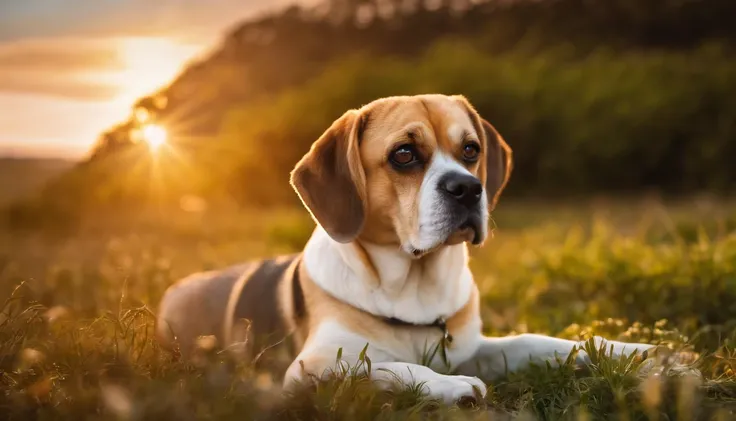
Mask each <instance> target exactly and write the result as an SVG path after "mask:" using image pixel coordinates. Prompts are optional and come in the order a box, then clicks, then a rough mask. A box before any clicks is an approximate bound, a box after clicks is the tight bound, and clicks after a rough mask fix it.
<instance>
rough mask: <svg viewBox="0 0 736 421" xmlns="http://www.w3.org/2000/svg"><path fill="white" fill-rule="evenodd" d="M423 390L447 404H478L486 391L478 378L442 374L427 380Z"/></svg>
mask: <svg viewBox="0 0 736 421" xmlns="http://www.w3.org/2000/svg"><path fill="white" fill-rule="evenodd" d="M423 390H424V392H425V393H426V394H427V395H428V396H429V397H430V398H433V399H439V400H441V401H442V402H444V403H446V404H448V405H452V404H455V403H458V404H461V405H468V404H472V405H476V404H479V403H480V402H481V401H483V399H484V398H485V396H486V393H487V391H488V389H487V387H486V385H485V383H483V382H482V381H481V380H480V379H478V378H477V377H468V376H442V377H441V378H437V379H432V380H427V381H426V382H424V385H423Z"/></svg>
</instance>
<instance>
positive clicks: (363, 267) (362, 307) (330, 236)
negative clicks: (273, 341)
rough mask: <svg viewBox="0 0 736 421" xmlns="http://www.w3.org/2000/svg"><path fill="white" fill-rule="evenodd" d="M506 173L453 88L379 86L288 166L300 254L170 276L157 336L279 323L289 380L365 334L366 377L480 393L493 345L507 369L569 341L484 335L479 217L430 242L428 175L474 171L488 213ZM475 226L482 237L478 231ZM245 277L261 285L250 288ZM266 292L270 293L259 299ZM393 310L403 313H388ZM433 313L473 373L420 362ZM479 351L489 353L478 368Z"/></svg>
mask: <svg viewBox="0 0 736 421" xmlns="http://www.w3.org/2000/svg"><path fill="white" fill-rule="evenodd" d="M467 142H475V143H477V144H478V145H479V146H480V156H479V159H478V160H477V162H466V161H464V160H463V158H462V154H463V147H464V146H465V144H466V143H467ZM406 143H410V144H413V145H414V146H415V147H416V149H417V151H418V153H419V155H420V157H421V159H422V160H423V161H424V162H426V165H424V166H423V167H422V168H421V170H414V171H411V172H406V171H405V172H401V171H398V170H397V169H395V168H393V167H392V165H391V164H390V163H389V161H388V159H387V156H389V155H390V153H391V152H392V151H393V150H394V149H395V148H397V147H398V146H399V145H402V144H406ZM433 171H434V173H432V172H433ZM511 171H512V152H511V148H510V147H509V146H508V144H507V143H506V142H505V141H504V139H503V138H502V137H501V136H500V135H499V133H498V132H497V131H496V130H495V128H494V127H493V126H492V125H491V124H490V123H489V122H488V121H486V120H485V119H483V118H482V117H481V116H480V115H479V114H478V113H477V112H476V110H475V109H474V108H473V106H472V105H471V104H470V103H469V102H468V101H467V100H466V99H465V98H464V97H462V96H445V95H418V96H400V97H389V98H383V99H379V100H376V101H373V102H372V103H370V104H368V105H366V106H364V107H362V108H361V109H358V110H350V111H347V112H346V113H345V114H344V115H343V116H341V117H340V118H338V119H337V120H336V121H335V122H334V123H333V124H332V125H331V127H329V128H328V129H327V130H326V131H325V133H324V134H323V135H322V136H321V137H320V138H319V139H317V141H316V142H315V143H314V144H313V145H312V147H311V149H310V151H309V152H308V153H307V154H306V155H305V156H304V157H303V158H302V159H301V160H300V161H299V162H298V163H297V165H296V166H295V169H294V171H293V172H292V174H291V180H292V185H293V187H294V189H295V191H296V192H297V194H298V195H299V197H300V198H301V199H302V201H303V203H304V205H305V207H306V208H307V209H308V210H309V212H310V213H311V214H312V216H313V218H314V220H315V221H316V222H317V228H316V230H315V233H314V234H313V236H312V238H311V239H310V241H309V243H308V244H307V245H306V247H305V250H304V252H303V253H299V254H298V255H297V256H295V257H290V258H287V259H286V260H284V262H283V264H281V265H280V266H279V264H270V263H269V264H256V263H254V264H252V265H250V266H247V265H246V266H240V267H235V268H232V269H230V270H229V272H219V273H209V274H204V275H197V276H194V277H190V278H188V279H185V280H184V281H182V282H181V283H178V284H177V285H174V286H172V287H171V288H170V289H169V291H167V293H166V295H165V296H164V298H163V300H162V304H161V309H160V312H159V319H158V322H157V323H158V326H157V332H158V337H159V340H160V341H161V342H162V343H163V344H164V345H167V346H169V347H175V346H177V345H178V346H179V347H180V349H181V350H182V351H183V353H185V354H189V353H190V352H191V350H192V348H193V346H194V343H195V340H196V338H197V337H199V336H202V335H215V336H217V337H218V338H219V339H220V345H222V346H232V345H233V344H236V343H242V342H246V343H247V342H251V341H253V337H252V336H249V335H247V334H245V330H244V329H243V327H242V326H241V325H240V324H239V323H240V320H239V317H241V316H239V315H242V314H257V315H258V316H257V317H255V318H260V320H253V322H254V326H256V324H258V325H257V326H256V327H258V326H260V329H261V330H262V331H264V329H265V331H268V332H271V331H273V332H277V333H278V332H282V333H284V334H285V335H289V338H288V340H287V342H288V344H289V345H291V347H290V348H289V349H290V353H289V356H288V361H287V365H289V368H288V369H287V370H286V375H285V378H284V381H285V384H290V382H291V381H292V380H304V379H305V378H307V376H306V374H311V375H316V376H319V375H321V374H322V373H323V372H324V370H326V369H329V368H330V365H331V364H332V363H334V362H335V355H336V354H335V353H336V352H337V348H338V347H342V348H344V355H345V358H349V357H350V356H353V357H354V356H356V355H357V354H358V353H359V351H360V350H361V349H362V348H363V347H364V345H365V344H366V343H367V344H370V347H371V349H372V350H373V351H372V353H370V355H371V358H372V360H373V366H374V369H373V370H372V371H371V372H370V373H368V374H369V375H371V376H372V377H373V378H375V379H376V381H383V382H384V383H386V382H388V383H391V381H390V379H389V378H387V377H386V376H385V375H384V374H382V373H383V371H382V370H380V369H382V368H385V369H389V370H396V371H397V372H398V373H399V374H398V377H399V378H401V379H408V378H414V377H415V376H416V377H419V378H418V379H414V380H417V381H421V380H424V381H426V382H427V385H426V386H425V390H426V391H427V392H428V393H429V394H430V395H433V396H436V397H440V398H443V399H445V400H446V401H448V402H449V401H452V400H455V399H457V398H458V397H461V396H468V395H469V394H472V391H473V388H475V389H481V392H482V393H485V386H484V385H483V383H480V382H479V381H478V380H477V379H476V378H475V376H482V377H485V378H492V377H494V373H496V374H497V372H498V371H499V370H500V369H499V361H502V358H504V357H503V356H502V355H501V354H506V353H513V355H512V356H511V358H510V359H509V360H508V361H511V363H510V364H511V365H512V367H511V368H512V369H514V368H520V367H522V366H523V364H524V362H525V359H526V361H528V359H527V358H528V357H529V356H531V357H534V358H536V359H537V360H550V359H551V358H552V357H553V356H554V355H553V354H555V353H562V354H565V353H567V352H570V351H571V350H572V349H573V347H574V345H576V343H575V342H572V341H564V340H560V339H555V338H549V337H544V336H541V335H520V336H517V337H510V338H486V337H483V336H482V334H481V321H480V311H479V296H478V289H477V287H476V286H475V284H474V283H473V280H472V275H471V274H470V272H469V270H468V268H467V259H468V257H467V250H466V245H465V244H464V243H465V242H467V241H470V240H471V239H472V238H473V235H472V233H473V232H477V231H478V230H479V229H480V227H479V228H477V229H476V230H475V231H471V230H470V229H459V230H457V231H455V232H452V233H450V234H447V235H446V236H445V237H442V238H440V239H439V240H437V241H435V237H433V235H435V233H434V232H433V231H431V230H429V228H427V225H428V224H429V225H431V223H429V222H432V221H431V220H428V219H427V218H428V216H427V215H430V216H432V214H431V211H433V209H427V208H428V207H429V208H432V207H434V205H433V203H435V202H433V200H435V198H434V196H432V195H433V194H435V193H434V192H433V191H434V189H435V184H432V183H435V181H433V180H434V178H433V177H435V178H436V177H438V176H439V175H442V174H445V173H453V172H454V173H463V174H467V175H470V176H472V177H474V178H475V179H477V180H478V181H480V183H481V184H482V186H483V197H485V198H486V202H485V203H482V204H481V205H480V206H481V207H482V208H481V210H482V212H483V215H484V216H486V217H487V215H488V212H489V211H490V210H493V209H494V208H495V206H496V204H497V202H498V199H499V197H500V195H501V193H502V191H503V190H504V188H505V187H506V184H507V183H508V180H509V177H510V175H511ZM440 172H442V174H440ZM438 174H439V175H438ZM430 181H431V182H430ZM427 183H429V184H427ZM435 201H436V200H435ZM438 203H439V202H438ZM428 204H429V205H428ZM427 212H429V214H428V213H427ZM432 217H434V216H432ZM422 218H424V219H422ZM427 221H429V222H427ZM483 224H484V225H483V227H482V230H481V231H482V235H481V237H482V238H481V241H480V242H479V244H482V242H483V240H485V237H486V232H487V225H486V221H484V222H483ZM430 228H431V227H430ZM422 230H425V231H426V230H429V231H427V232H423V231H422ZM422 236H424V237H422ZM427 238H429V240H427ZM428 241H429V242H430V243H431V244H430V246H429V247H428V249H426V250H425V249H423V248H422V247H418V248H416V249H414V250H417V252H416V253H414V254H413V255H412V253H407V251H406V250H408V249H411V248H412V247H413V246H416V243H417V242H419V243H422V242H424V243H427V242H428ZM432 241H434V243H432ZM424 243H422V244H424ZM435 243H436V244H435ZM248 288H250V290H252V291H260V292H258V293H255V294H254V293H250V295H252V296H249V295H248V293H246V292H245V291H246V289H248ZM267 296H269V297H270V296H273V297H274V298H273V301H274V302H273V303H263V302H262V301H264V300H265V299H266V298H264V297H267ZM269 306H270V307H269ZM251 309H252V311H251ZM269 309H271V310H269ZM389 317H398V318H400V319H402V320H406V321H407V322H411V323H412V324H413V325H412V324H406V323H405V324H403V325H399V326H396V325H391V324H387V322H386V319H387V318H389ZM437 317H444V318H446V320H447V322H446V329H447V332H448V333H449V334H450V335H452V337H454V338H455V339H454V340H453V342H452V343H450V344H449V345H448V355H449V359H450V360H451V362H452V363H453V364H454V366H455V368H456V369H458V370H459V371H460V372H461V373H464V374H467V375H468V376H471V377H465V376H462V375H445V374H439V373H438V372H435V371H433V370H430V369H429V368H426V367H421V366H419V365H418V363H419V359H420V356H419V355H418V354H419V351H418V350H419V348H420V347H421V344H422V342H425V343H426V342H435V341H437V340H439V339H440V338H442V336H443V332H442V331H440V330H439V329H437V327H436V326H428V325H429V324H430V322H431V321H432V320H434V319H436V318H437ZM264 326H266V327H265V328H264ZM256 331H258V329H256ZM599 340H601V341H603V339H602V338H599ZM609 343H611V344H613V345H614V348H616V349H617V350H618V352H619V353H624V347H625V346H627V347H629V349H631V350H645V349H648V348H649V346H648V345H643V344H633V345H632V344H623V343H620V342H615V341H610V342H609ZM269 346H270V345H269ZM256 351H258V350H256ZM527 354H528V355H527ZM250 355H251V356H252V355H253V354H250ZM295 358H296V359H295ZM482 358H486V359H488V360H489V361H490V363H487V364H486V365H485V368H484V369H479V368H478V367H480V366H482V364H480V365H479V364H477V363H478V362H479V361H478V360H480V359H482ZM583 360H584V358H583ZM432 368H434V369H437V370H439V366H437V365H432ZM302 370H306V372H304V371H302Z"/></svg>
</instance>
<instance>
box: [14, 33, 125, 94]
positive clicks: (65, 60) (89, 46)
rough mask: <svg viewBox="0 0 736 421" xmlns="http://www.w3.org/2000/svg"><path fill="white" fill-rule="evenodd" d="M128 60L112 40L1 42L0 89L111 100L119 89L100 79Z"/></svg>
mask: <svg viewBox="0 0 736 421" xmlns="http://www.w3.org/2000/svg"><path fill="white" fill-rule="evenodd" d="M123 68H124V63H123V60H122V59H121V57H120V56H119V51H118V49H117V45H116V44H115V43H114V42H110V41H109V40H99V39H86V38H54V39H43V38H39V39H32V40H21V41H10V42H5V43H0V92H6V93H8V92H9V93H29V94H42V95H49V96H57V97H68V98H73V99H78V100H101V99H111V98H113V97H114V96H115V95H116V94H117V90H118V88H117V87H116V86H115V85H113V84H110V83H105V82H103V81H100V80H99V79H101V78H100V76H101V75H105V74H109V73H114V72H118V71H121V70H122V69H123Z"/></svg>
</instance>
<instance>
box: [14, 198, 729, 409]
mask: <svg viewBox="0 0 736 421" xmlns="http://www.w3.org/2000/svg"><path fill="white" fill-rule="evenodd" d="M580 208H581V207H579V206H576V210H575V211H570V209H572V208H553V207H548V208H546V209H545V210H544V213H545V214H546V216H545V217H544V218H543V219H537V217H536V216H534V215H532V213H533V212H525V211H524V210H523V209H521V208H519V209H515V208H513V207H511V208H509V209H510V210H509V212H506V213H504V212H500V213H499V214H498V215H496V217H495V218H496V222H497V225H498V226H499V228H498V233H497V234H498V235H497V236H496V237H495V238H494V239H493V240H492V241H491V242H490V243H489V244H488V245H487V246H486V247H484V248H483V249H474V250H473V256H472V259H471V264H472V266H473V270H474V273H475V275H476V278H477V279H478V282H479V283H480V288H481V292H482V295H483V299H482V303H483V310H482V315H483V318H484V321H485V322H486V330H487V332H488V333H491V334H506V333H510V332H523V331H537V332H541V333H549V334H553V335H558V336H562V337H568V338H575V339H580V340H583V339H586V338H589V337H590V336H591V335H593V334H600V335H604V336H607V337H610V338H618V339H622V340H632V341H644V342H652V343H663V344H665V345H666V346H668V347H670V348H671V349H673V350H684V351H686V353H684V354H683V355H682V359H681V360H680V361H679V364H673V361H655V360H648V361H645V362H642V361H640V360H638V359H631V358H620V359H619V358H617V359H612V358H609V357H608V356H607V355H606V352H605V351H604V350H593V349H588V353H589V354H591V355H593V358H592V360H593V365H592V366H591V367H590V369H587V370H579V369H576V368H575V367H574V366H572V365H570V364H564V365H563V366H562V367H561V368H559V369H556V368H551V367H547V366H537V367H531V368H530V369H529V370H528V371H525V372H520V373H517V374H513V375H510V376H509V377H508V378H505V379H501V380H500V381H497V382H495V383H494V384H493V385H492V387H491V388H490V389H489V394H488V397H487V399H486V402H484V403H482V404H481V405H479V406H477V407H473V408H463V409H460V408H450V407H446V406H444V405H440V404H438V403H437V402H432V401H429V400H427V399H425V398H424V397H422V396H420V393H419V391H418V389H417V388H410V389H407V390H394V391H390V392H379V391H377V390H375V389H373V388H372V387H371V385H370V383H369V382H367V381H366V379H364V378H361V377H359V376H354V375H351V374H350V373H349V372H336V373H335V376H334V377H333V378H332V379H331V380H330V381H328V382H326V383H324V384H321V385H320V386H319V387H316V388H313V389H305V390H301V391H298V392H297V393H296V394H294V395H290V396H281V394H280V393H279V391H278V388H277V386H278V383H279V380H280V379H279V378H277V377H275V378H273V379H270V380H267V379H264V378H263V376H257V375H256V374H255V373H254V372H253V371H252V367H251V366H250V365H249V364H248V363H247V362H245V363H236V362H234V361H232V360H230V359H229V358H228V357H227V356H226V355H224V354H221V353H218V352H217V350H213V349H211V348H210V347H203V348H202V349H201V351H200V355H199V357H198V358H195V360H194V361H193V362H192V363H185V362H182V361H177V360H175V359H174V358H173V356H172V355H171V354H169V353H167V352H165V351H163V350H161V349H160V348H159V347H158V346H157V344H156V342H155V340H154V339H153V320H154V313H155V310H156V304H157V302H158V299H159V298H160V297H161V294H162V293H163V291H164V289H165V288H166V287H167V286H168V285H169V284H170V283H171V282H173V281H174V280H176V279H178V278H180V277H181V276H183V275H185V274H188V273H190V272H192V271H195V270H203V269H210V268H213V267H223V266H226V265H229V264H231V263H235V262H239V261H242V260H245V259H248V258H255V257H260V256H267V255H273V254H279V253H288V252H292V251H296V250H299V249H300V247H301V246H302V245H303V243H304V241H306V239H307V237H308V236H309V233H310V230H311V226H312V225H311V220H310V218H309V216H308V214H306V212H304V211H292V210H288V211H284V212H274V211H271V212H268V213H265V212H261V213H258V212H249V213H233V214H226V213H216V214H212V213H208V214H206V215H205V218H206V220H207V221H208V223H207V224H203V223H202V219H201V218H200V217H199V216H196V215H189V216H186V217H185V216H182V215H180V216H177V217H172V216H169V217H167V218H162V219H156V220H155V221H154V220H152V221H150V222H141V223H138V224H135V225H129V226H127V225H126V226H123V225H121V226H116V227H114V228H115V229H112V228H111V229H108V230H100V229H96V231H94V232H89V233H80V235H78V236H77V238H75V239H70V240H67V241H64V242H56V243H47V242H45V241H41V240H38V241H33V240H32V239H30V238H24V239H9V238H8V239H7V240H9V241H8V242H7V243H5V242H4V240H2V241H0V250H1V251H0V263H1V264H2V266H0V297H11V298H10V299H8V300H7V301H6V302H5V303H4V304H3V302H2V299H0V343H2V344H3V346H2V347H0V413H3V414H8V415H9V416H10V419H23V420H25V419H50V418H53V419H88V418H89V417H94V419H101V420H107V419H109V420H120V419H157V420H169V419H170V420H182V419H188V420H198V419H208V420H220V419H233V420H236V419H238V420H241V419H254V418H258V419H294V420H296V419H333V420H341V419H345V420H348V419H350V420H374V419H382V420H391V419H396V420H398V419H420V418H422V419H428V418H429V419H438V420H442V419H453V420H461V419H462V420H465V419H468V420H470V419H491V420H494V419H501V420H503V419H508V418H505V417H504V416H512V417H514V418H517V419H540V420H542V419H544V420H578V419H581V420H582V419H588V420H603V419H621V420H653V419H670V420H675V419H676V420H699V419H703V420H705V419H708V420H710V419H724V420H725V419H730V417H732V414H731V413H730V412H729V411H731V410H733V409H734V408H736V374H734V370H735V369H736V352H735V351H734V348H733V341H734V340H736V334H735V333H736V330H734V327H736V326H734V325H735V324H734V322H735V321H736V307H734V306H733V305H732V303H733V302H736V289H734V285H736V284H734V282H736V237H734V234H733V231H722V230H720V228H718V227H715V228H714V227H709V223H707V222H708V221H704V220H703V221H702V223H701V222H700V220H699V219H698V218H699V217H698V216H697V215H698V214H697V212H696V211H695V210H691V211H690V213H689V214H688V213H683V212H682V209H681V210H680V213H679V214H678V215H676V216H675V215H674V213H672V214H671V216H670V219H669V220H668V221H667V222H666V223H664V222H663V219H662V218H659V219H657V217H652V218H653V221H648V222H647V223H646V224H643V222H642V221H644V220H646V219H647V218H649V216H646V215H649V214H650V212H647V211H636V212H635V211H633V210H632V211H631V213H630V214H629V215H625V216H621V214H618V213H615V212H614V213H613V214H615V215H616V216H617V217H618V219H616V220H615V223H614V219H613V218H606V217H600V216H598V217H595V218H591V217H590V214H586V213H585V212H581V211H580ZM207 212H211V211H207ZM570 212H572V213H575V214H576V217H574V218H567V217H564V215H567V214H568V213H570ZM655 214H657V215H658V213H655ZM710 214H711V215H713V213H712V212H711V213H710ZM521 215H524V216H523V217H522V216H521ZM522 219H523V220H522ZM512 221H513V222H514V224H512V223H511V222H512ZM511 225H514V226H515V228H513V229H512V228H505V227H507V226H511ZM630 226H636V227H643V228H640V229H639V230H638V231H636V232H631V230H630V229H628V228H627V227H630ZM693 231H694V232H695V233H698V232H700V234H697V235H693V234H692V232H693ZM10 240H12V241H10ZM18 285H20V286H18ZM691 351H692V352H691ZM356 363H360V362H359V361H358V362H356ZM655 363H656V364H655ZM718 416H721V417H722V418H718ZM525 417H526V418H525Z"/></svg>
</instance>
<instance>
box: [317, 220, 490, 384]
mask: <svg viewBox="0 0 736 421" xmlns="http://www.w3.org/2000/svg"><path fill="white" fill-rule="evenodd" d="M364 247H365V249H366V252H367V253H368V255H369V257H370V258H371V260H372V261H373V263H374V265H375V267H376V269H377V271H378V276H379V278H380V279H375V275H374V274H372V273H371V272H370V271H369V270H368V269H367V268H366V266H365V264H364V263H363V261H362V260H361V259H360V257H359V256H358V255H357V253H358V251H357V249H356V248H355V247H354V246H352V245H345V244H341V243H338V242H336V241H334V240H332V239H331V238H330V237H329V236H328V235H327V233H326V232H325V231H324V230H322V229H321V228H319V227H317V229H316V230H315V232H314V234H313V236H312V238H311V239H310V241H309V243H308V244H307V246H306V248H305V251H304V256H305V258H304V263H305V265H306V270H307V272H308V274H309V276H310V278H311V279H312V280H313V281H314V282H315V283H316V284H317V285H318V286H319V287H320V288H321V289H322V290H323V291H325V292H326V293H328V294H329V295H331V296H333V297H334V298H336V299H338V300H340V301H342V302H344V303H346V304H348V305H351V306H353V307H356V308H358V309H361V310H364V311H366V312H368V313H371V314H373V315H376V316H381V317H394V318H397V319H400V320H403V321H406V322H410V323H415V324H431V323H433V322H434V321H436V320H437V319H438V318H440V317H441V318H445V319H447V318H449V317H451V316H453V315H454V314H456V313H457V312H458V311H459V310H460V309H462V308H463V307H464V306H465V305H466V304H468V301H469V300H470V299H471V298H472V297H473V294H472V292H473V288H475V284H474V282H473V278H472V274H471V272H470V270H469V268H468V265H467V261H468V254H467V249H466V247H465V245H462V244H461V245H457V246H449V247H445V248H444V249H442V250H439V251H438V252H437V253H435V254H433V255H430V256H426V257H425V259H426V260H425V262H424V263H423V264H421V265H419V264H417V261H416V260H415V259H412V258H411V257H410V256H408V255H407V254H406V253H403V252H402V251H401V250H400V249H398V248H392V247H388V246H377V245H371V244H364ZM450 333H451V335H452V342H451V343H450V344H449V346H448V347H447V348H446V357H447V360H446V361H447V362H449V363H450V364H451V366H455V365H457V364H459V363H461V362H462V361H465V360H467V359H468V358H470V357H471V356H472V354H473V353H474V352H475V350H476V348H477V343H478V341H479V338H480V334H481V320H480V317H479V315H477V314H473V315H472V316H471V318H470V319H469V320H468V321H467V322H465V323H463V325H462V327H461V328H459V329H456V330H455V331H452V332H450ZM442 337H443V331H442V329H440V328H437V327H432V328H418V329H415V328H410V329H406V328H392V327H389V326H387V328H386V329H385V331H382V332H376V335H375V336H373V337H372V338H367V337H365V336H364V335H360V334H358V333H356V332H355V331H354V329H350V327H349V326H346V325H345V323H342V322H341V321H340V320H339V318H336V319H334V320H327V321H323V322H322V323H321V324H320V326H319V327H318V328H317V330H316V331H315V332H314V340H313V341H312V343H315V344H320V346H321V347H325V349H324V351H325V352H328V353H335V352H336V351H337V349H338V348H343V353H344V354H343V355H344V358H346V359H348V362H350V361H349V358H353V357H357V356H356V355H350V354H352V353H355V352H357V351H359V350H361V349H362V348H363V347H364V346H365V344H366V343H368V342H370V345H369V350H370V352H369V355H371V356H372V358H379V359H381V360H383V361H407V362H415V363H417V364H421V363H429V361H427V360H426V357H427V356H428V355H431V354H432V353H435V355H434V358H433V359H432V360H431V366H432V367H437V368H438V369H441V368H442V367H443V366H444V365H445V363H444V362H443V358H442V357H441V354H440V352H439V351H437V352H435V351H434V349H435V347H436V346H437V344H438V343H439V340H440V339H441V338H442ZM352 362H355V361H352Z"/></svg>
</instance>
